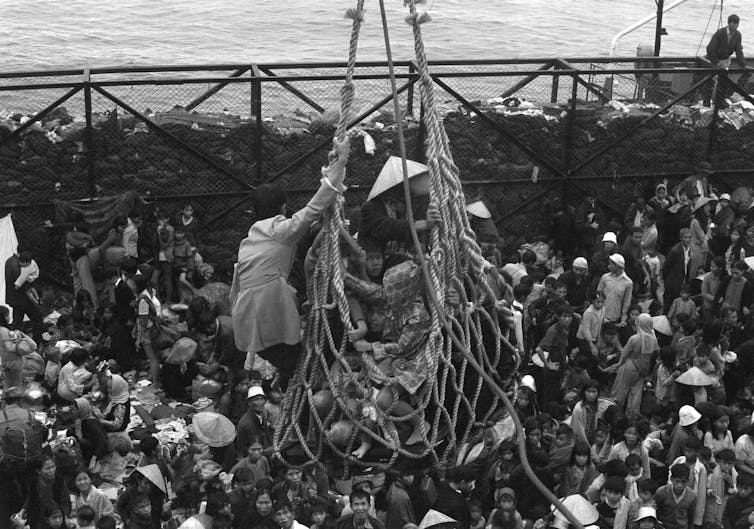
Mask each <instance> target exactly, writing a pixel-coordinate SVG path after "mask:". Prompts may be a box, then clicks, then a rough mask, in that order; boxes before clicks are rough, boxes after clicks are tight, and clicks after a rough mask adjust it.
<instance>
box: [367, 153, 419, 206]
mask: <svg viewBox="0 0 754 529" xmlns="http://www.w3.org/2000/svg"><path fill="white" fill-rule="evenodd" d="M406 166H407V167H408V177H409V178H413V177H414V176H416V175H419V174H422V173H426V172H427V171H428V169H427V166H426V165H424V164H421V163H419V162H414V161H412V160H406ZM401 182H403V162H401V158H400V157H399V156H391V157H390V158H388V159H387V162H385V165H383V166H382V170H381V171H380V174H379V176H378V177H377V180H375V182H374V185H373V186H372V190H371V191H369V196H368V197H367V200H372V199H373V198H374V197H376V196H378V195H381V194H382V193H384V192H385V191H387V190H388V189H390V188H391V187H395V186H397V185H398V184H400V183H401Z"/></svg>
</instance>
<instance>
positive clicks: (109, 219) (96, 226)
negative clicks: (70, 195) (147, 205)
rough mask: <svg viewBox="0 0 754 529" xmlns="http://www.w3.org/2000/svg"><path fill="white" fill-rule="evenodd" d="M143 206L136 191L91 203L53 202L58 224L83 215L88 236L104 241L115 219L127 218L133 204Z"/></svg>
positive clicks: (97, 199)
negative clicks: (77, 215)
mask: <svg viewBox="0 0 754 529" xmlns="http://www.w3.org/2000/svg"><path fill="white" fill-rule="evenodd" d="M135 203H138V204H139V205H141V206H143V205H144V202H143V201H142V200H141V199H140V198H139V195H138V194H137V193H136V191H129V192H127V193H123V194H122V195H115V196H109V197H99V198H96V199H94V200H91V201H85V202H84V201H78V202H66V201H63V200H55V202H54V204H55V217H56V219H57V222H58V223H66V222H70V220H71V217H73V216H74V213H78V214H81V215H83V217H84V221H85V222H86V224H87V226H88V227H89V235H91V236H92V237H93V238H94V240H101V239H104V238H105V236H106V235H107V232H108V230H110V228H111V227H112V223H113V219H115V218H116V217H128V215H129V213H131V209H132V208H133V206H134V204H135Z"/></svg>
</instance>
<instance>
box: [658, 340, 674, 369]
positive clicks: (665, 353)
mask: <svg viewBox="0 0 754 529" xmlns="http://www.w3.org/2000/svg"><path fill="white" fill-rule="evenodd" d="M660 362H661V363H662V365H664V366H665V367H666V368H667V369H673V367H674V366H675V351H674V350H673V348H672V347H671V346H669V345H666V346H665V347H663V348H662V349H660Z"/></svg>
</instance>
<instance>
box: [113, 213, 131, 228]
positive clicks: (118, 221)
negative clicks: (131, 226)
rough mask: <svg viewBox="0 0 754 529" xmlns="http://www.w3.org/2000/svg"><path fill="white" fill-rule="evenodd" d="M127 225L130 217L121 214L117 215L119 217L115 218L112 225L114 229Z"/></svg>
mask: <svg viewBox="0 0 754 529" xmlns="http://www.w3.org/2000/svg"><path fill="white" fill-rule="evenodd" d="M125 226H128V219H127V218H126V217H123V216H120V215H119V216H117V217H115V218H114V219H113V225H112V227H113V228H114V229H117V228H120V227H125Z"/></svg>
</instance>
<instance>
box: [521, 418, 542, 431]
mask: <svg viewBox="0 0 754 529" xmlns="http://www.w3.org/2000/svg"><path fill="white" fill-rule="evenodd" d="M529 430H540V431H541V430H542V424H541V423H540V422H539V419H537V418H536V417H529V418H528V419H526V422H525V423H524V431H525V432H528V431H529Z"/></svg>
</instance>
